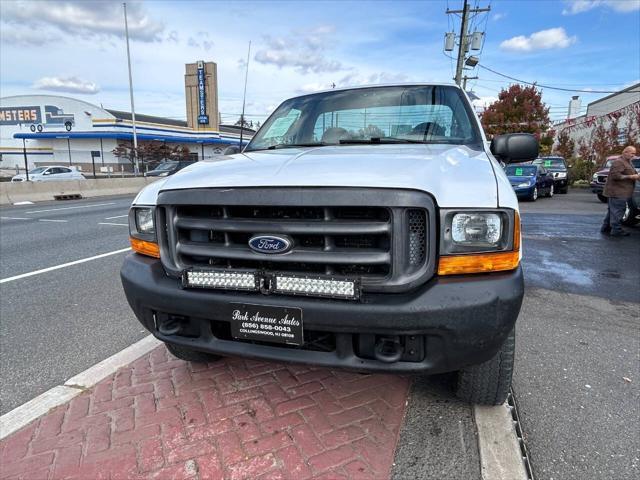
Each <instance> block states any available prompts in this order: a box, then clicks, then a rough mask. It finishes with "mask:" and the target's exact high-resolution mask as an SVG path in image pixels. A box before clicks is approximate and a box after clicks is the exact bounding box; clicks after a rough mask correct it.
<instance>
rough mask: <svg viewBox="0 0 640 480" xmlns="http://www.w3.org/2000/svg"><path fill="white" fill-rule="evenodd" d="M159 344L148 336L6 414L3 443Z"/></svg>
mask: <svg viewBox="0 0 640 480" xmlns="http://www.w3.org/2000/svg"><path fill="white" fill-rule="evenodd" d="M160 345H162V342H161V341H160V340H157V339H156V338H155V337H154V336H153V335H149V336H146V337H144V338H143V339H142V340H140V341H138V342H136V343H134V344H133V345H130V346H128V347H127V348H125V349H124V350H122V351H120V352H118V353H116V354H115V355H112V356H111V357H109V358H107V359H105V360H103V361H101V362H99V363H97V364H95V365H94V366H93V367H91V368H89V369H87V370H85V371H84V372H81V373H79V374H78V375H76V376H75V377H71V378H70V379H69V380H67V381H66V382H65V383H64V385H58V386H57V387H53V388H52V389H51V390H47V391H46V392H44V393H42V394H40V395H38V396H37V397H36V398H34V399H32V400H29V401H28V402H27V403H24V404H22V405H20V406H19V407H17V408H14V409H13V410H11V411H10V412H8V413H5V414H4V415H2V416H1V417H0V440H2V439H3V438H5V437H8V436H9V435H11V434H12V433H13V432H16V431H18V430H20V429H21V428H22V427H24V426H26V425H28V424H29V423H31V422H32V421H34V420H36V419H37V418H40V417H41V416H42V415H45V414H46V413H47V412H49V411H50V410H51V409H52V408H54V407H57V406H58V405H63V404H65V403H67V402H68V401H70V400H71V399H72V398H73V397H75V396H77V395H80V394H81V393H82V392H83V391H84V390H85V389H87V388H91V387H93V386H94V385H95V384H96V383H98V382H99V381H100V380H102V379H104V378H106V377H108V376H109V375H111V374H113V373H115V372H116V370H118V369H119V368H121V367H124V366H126V365H128V364H130V363H131V362H133V361H135V360H137V359H138V358H140V357H142V356H143V355H146V354H147V353H149V352H150V351H152V350H153V349H154V348H157V347H158V346H160Z"/></svg>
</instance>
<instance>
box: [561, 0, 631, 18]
mask: <svg viewBox="0 0 640 480" xmlns="http://www.w3.org/2000/svg"><path fill="white" fill-rule="evenodd" d="M565 3H566V4H567V8H565V9H563V10H562V14H563V15H576V14H578V13H583V12H588V11H589V10H593V9H594V8H598V7H606V8H610V9H612V10H614V11H616V12H621V13H624V12H632V11H634V10H640V0H568V1H567V0H565Z"/></svg>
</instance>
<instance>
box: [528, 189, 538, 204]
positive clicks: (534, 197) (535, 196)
mask: <svg viewBox="0 0 640 480" xmlns="http://www.w3.org/2000/svg"><path fill="white" fill-rule="evenodd" d="M537 199H538V187H533V192H531V195H529V200H530V201H531V202H535V201H536V200H537Z"/></svg>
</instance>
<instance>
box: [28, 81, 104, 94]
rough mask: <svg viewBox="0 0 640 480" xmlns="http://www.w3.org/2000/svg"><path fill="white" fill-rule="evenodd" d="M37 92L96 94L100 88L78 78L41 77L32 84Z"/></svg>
mask: <svg viewBox="0 0 640 480" xmlns="http://www.w3.org/2000/svg"><path fill="white" fill-rule="evenodd" d="M33 88H37V89H38V90H51V91H54V92H65V93H84V94H91V95H93V94H96V93H98V92H99V91H100V87H99V86H98V85H97V84H96V83H94V82H89V81H87V80H83V79H81V78H78V77H42V78H41V79H40V80H37V81H36V82H35V83H34V84H33Z"/></svg>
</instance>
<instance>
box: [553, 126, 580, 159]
mask: <svg viewBox="0 0 640 480" xmlns="http://www.w3.org/2000/svg"><path fill="white" fill-rule="evenodd" d="M575 149H576V142H575V141H574V140H573V139H572V138H571V137H570V136H569V132H567V130H561V131H560V133H559V134H558V144H557V145H556V148H555V149H554V151H555V153H557V154H558V155H560V156H561V157H563V158H565V159H569V158H571V157H573V155H574V153H573V152H574V151H575Z"/></svg>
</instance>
